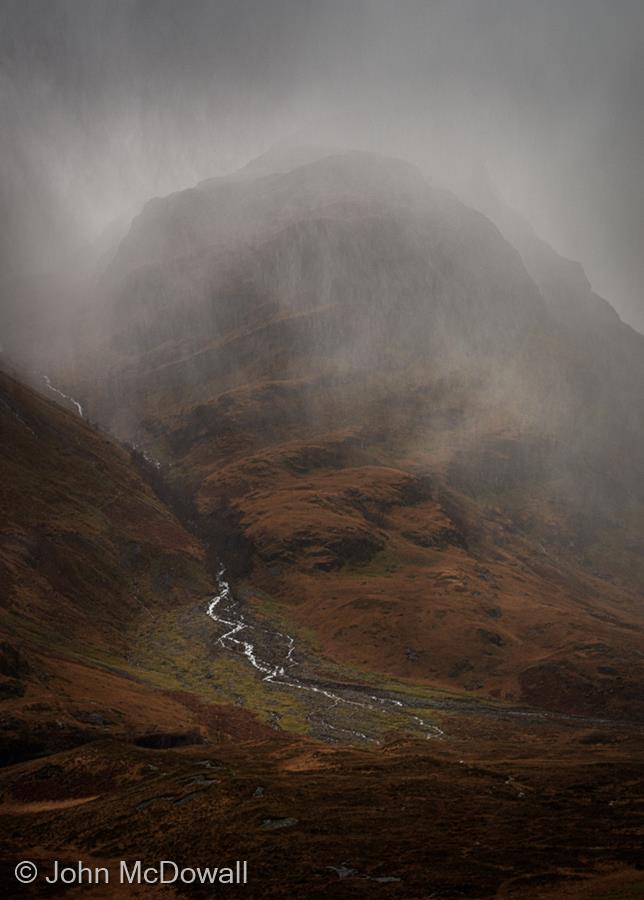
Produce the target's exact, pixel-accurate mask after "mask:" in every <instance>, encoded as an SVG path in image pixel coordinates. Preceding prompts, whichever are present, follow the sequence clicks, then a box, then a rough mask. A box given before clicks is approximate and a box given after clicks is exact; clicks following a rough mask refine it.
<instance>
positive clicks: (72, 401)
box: [43, 375, 83, 419]
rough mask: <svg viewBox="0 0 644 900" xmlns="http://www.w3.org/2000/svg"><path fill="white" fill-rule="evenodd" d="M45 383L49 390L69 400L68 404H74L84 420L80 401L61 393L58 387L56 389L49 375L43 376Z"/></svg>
mask: <svg viewBox="0 0 644 900" xmlns="http://www.w3.org/2000/svg"><path fill="white" fill-rule="evenodd" d="M43 381H44V382H45V384H46V385H47V387H48V388H49V390H50V391H53V392H54V394H58V396H59V397H62V398H63V399H64V400H67V402H68V403H72V404H73V405H74V406H75V407H76V411H77V412H78V415H79V416H80V417H81V419H82V418H83V407H82V406H81V405H80V403H79V402H78V400H74V398H73V397H70V396H69V394H65V393H63V391H61V390H59V389H58V388H57V387H55V386H54V385H53V384H52V383H51V379H50V378H49V375H43Z"/></svg>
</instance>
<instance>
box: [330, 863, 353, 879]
mask: <svg viewBox="0 0 644 900" xmlns="http://www.w3.org/2000/svg"><path fill="white" fill-rule="evenodd" d="M327 869H328V870H329V871H330V872H335V874H336V875H337V876H338V878H350V877H351V876H352V875H357V874H358V870H357V869H351V868H349V866H345V865H342V866H327Z"/></svg>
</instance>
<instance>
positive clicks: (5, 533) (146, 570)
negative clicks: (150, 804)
mask: <svg viewBox="0 0 644 900" xmlns="http://www.w3.org/2000/svg"><path fill="white" fill-rule="evenodd" d="M0 431H1V434H2V441H1V442H0V596H1V598H2V602H1V608H0V635H1V636H0V698H1V701H2V713H3V717H2V737H1V740H2V743H1V750H2V761H3V764H6V763H8V762H12V761H14V762H15V761H16V760H20V759H22V758H24V757H29V756H32V755H40V754H42V753H44V752H51V751H54V750H57V749H60V748H63V747H66V746H70V745H74V744H77V743H82V742H84V741H87V740H93V739H95V738H96V737H97V736H101V735H105V734H119V735H123V734H128V733H130V732H131V733H133V734H136V733H142V732H145V731H147V730H150V729H153V730H156V729H161V730H163V729H164V728H166V729H168V728H179V729H186V728H190V727H195V725H194V717H193V716H192V715H191V714H189V713H187V712H186V710H185V709H184V708H182V707H181V706H180V705H179V704H177V702H176V701H173V700H171V699H170V698H169V696H167V695H166V696H164V695H163V693H162V692H160V691H158V690H157V689H156V688H157V687H158V684H159V679H158V677H155V674H154V671H152V672H150V673H147V674H146V672H144V671H142V670H140V669H139V670H138V671H136V666H135V663H134V662H133V658H134V656H135V655H136V642H137V633H138V631H139V629H140V627H141V625H142V623H146V622H149V621H150V620H152V621H154V618H155V617H156V616H157V615H160V614H161V613H162V611H163V610H164V609H168V608H170V609H172V608H176V607H177V606H179V607H185V605H186V604H188V603H190V602H193V603H194V601H195V599H196V598H200V597H201V596H203V595H205V594H206V592H207V591H208V589H209V587H210V584H211V582H210V579H209V574H208V569H207V566H206V565H205V553H204V550H203V548H202V547H201V545H200V544H199V542H198V541H197V540H196V539H195V538H194V537H193V536H192V535H191V534H189V533H188V532H187V531H186V530H185V528H183V527H182V526H181V525H180V524H179V522H178V521H177V519H176V518H175V516H174V515H173V514H172V513H171V512H170V511H169V510H168V509H167V508H166V507H164V506H163V504H162V503H161V502H160V501H159V500H158V499H157V497H156V496H155V495H154V493H153V492H152V490H151V489H150V487H149V486H148V484H147V483H146V481H145V480H144V478H143V477H142V474H141V471H140V470H139V469H137V466H136V465H135V464H134V461H133V459H132V458H131V456H130V454H129V453H128V452H126V451H125V450H123V449H121V448H119V447H117V446H116V445H115V444H113V443H112V442H111V441H110V440H108V439H107V438H106V437H105V436H103V435H101V434H99V433H98V432H97V431H96V430H95V429H93V428H92V427H90V426H88V425H87V424H86V423H85V422H83V421H82V420H81V419H79V418H78V416H76V415H74V414H72V413H70V412H67V411H66V410H64V409H62V408H61V407H60V406H58V405H56V404H55V403H52V402H51V401H49V400H46V399H44V398H43V397H42V396H39V395H38V394H36V393H35V392H34V391H33V390H31V389H30V388H28V387H26V386H24V385H22V384H21V383H20V382H18V381H16V380H15V379H14V378H13V377H12V376H10V375H8V374H6V373H1V374H0ZM152 668H154V667H152ZM135 671H136V677H133V673H134V672H135Z"/></svg>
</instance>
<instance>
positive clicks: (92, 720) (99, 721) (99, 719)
mask: <svg viewBox="0 0 644 900" xmlns="http://www.w3.org/2000/svg"><path fill="white" fill-rule="evenodd" d="M74 718H75V719H78V721H79V722H84V723H85V724H86V725H109V724H110V722H109V720H108V719H106V718H105V716H102V715H101V714H100V713H97V712H78V713H76V714H75V716H74Z"/></svg>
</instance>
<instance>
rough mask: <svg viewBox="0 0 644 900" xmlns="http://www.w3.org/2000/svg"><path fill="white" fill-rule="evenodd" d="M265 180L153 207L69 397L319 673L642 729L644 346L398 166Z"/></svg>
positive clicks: (126, 246) (238, 179)
mask: <svg viewBox="0 0 644 900" xmlns="http://www.w3.org/2000/svg"><path fill="white" fill-rule="evenodd" d="M289 165H292V163H290V164H289ZM272 166H273V171H272V172H270V171H269V172H268V173H267V171H266V170H267V168H268V169H270V168H271V162H270V160H269V161H266V160H265V161H264V162H263V163H262V164H261V165H257V166H249V167H247V168H246V169H244V170H242V171H241V172H240V173H238V175H236V176H231V177H229V178H219V179H213V180H210V181H206V182H203V183H202V184H200V185H198V186H197V187H196V188H194V189H191V190H188V191H185V192H181V193H179V194H175V195H172V196H170V197H168V198H165V199H157V200H154V201H151V202H150V203H149V204H148V205H147V206H146V207H145V209H144V210H143V212H142V214H141V215H140V216H139V217H138V218H137V219H136V220H135V221H134V223H133V225H132V227H131V230H130V233H129V235H128V236H127V237H126V238H125V240H124V241H123V242H122V244H121V246H120V248H119V251H118V252H117V254H116V256H115V258H114V260H113V262H112V264H111V266H110V267H109V269H108V271H107V272H106V274H105V276H104V278H103V280H102V292H103V294H102V297H103V300H102V303H103V307H102V309H103V312H102V313H101V322H100V327H99V328H98V331H99V332H100V334H101V336H102V342H101V344H100V347H99V348H98V349H97V350H96V351H94V353H93V360H95V359H96V358H97V357H98V358H99V359H100V360H101V365H100V366H96V365H95V363H94V361H93V362H92V366H91V368H89V367H88V368H86V369H83V366H82V365H81V366H80V368H76V369H75V371H74V372H68V373H67V378H68V381H69V382H72V383H73V385H74V390H75V391H76V392H77V393H78V395H79V396H80V397H81V398H82V399H83V400H84V401H86V402H88V403H89V406H90V410H91V414H92V415H93V416H94V417H96V418H97V419H98V420H99V421H101V422H102V423H103V424H104V426H105V427H107V428H109V429H110V430H112V431H114V432H115V433H116V434H118V435H119V436H120V437H121V438H122V439H125V440H128V441H132V442H136V443H137V444H141V445H142V446H144V447H145V448H146V449H147V450H148V451H149V452H151V453H152V454H153V455H154V456H155V457H158V458H159V459H161V460H162V461H163V463H164V470H165V472H166V477H167V479H168V480H169V482H170V483H171V485H172V488H173V490H174V492H175V493H176V494H177V495H179V496H181V497H182V498H183V500H184V502H186V503H187V504H190V505H192V506H193V507H194V509H195V511H196V514H197V515H198V517H199V521H200V528H201V529H202V532H203V533H204V534H205V535H206V537H207V540H208V541H209V543H210V544H211V545H212V546H213V547H215V548H216V549H217V550H218V551H219V553H220V555H221V557H222V559H223V560H224V562H225V564H226V565H227V566H228V568H229V569H230V570H231V572H232V573H233V575H235V576H236V577H240V576H243V577H244V578H245V582H244V584H245V586H246V588H247V589H248V591H249V592H250V594H249V596H251V597H252V598H254V600H251V602H252V603H255V606H256V608H257V609H258V610H261V609H262V608H264V607H265V605H266V603H267V602H270V603H272V604H276V605H277V608H278V609H279V611H280V612H279V614H280V616H282V617H283V618H284V619H285V620H286V621H287V622H289V623H290V625H291V626H292V627H293V628H295V629H300V631H302V633H307V634H310V636H311V640H312V641H314V643H315V645H316V646H317V649H318V651H319V652H320V653H321V654H322V655H323V656H324V657H326V658H328V659H331V660H333V661H335V662H336V663H337V664H342V665H345V664H346V665H350V666H352V667H355V668H356V669H357V670H359V671H361V672H363V673H369V672H371V673H379V674H381V675H384V676H392V677H396V678H403V679H408V680H410V681H411V682H413V683H424V684H434V685H437V686H441V687H443V688H450V689H458V690H461V691H468V692H471V693H473V694H475V695H479V696H484V697H488V698H498V699H502V700H506V701H509V702H523V703H529V704H532V705H536V706H541V707H545V708H548V709H554V710H559V711H563V712H567V713H578V714H585V715H590V714H599V715H602V716H612V717H617V718H621V717H628V718H630V717H633V716H634V717H637V718H640V717H641V716H642V714H643V708H642V701H641V696H642V692H641V685H642V680H643V678H644V663H643V661H642V660H643V657H642V655H641V653H642V646H641V625H642V615H643V610H642V604H641V593H640V590H641V588H640V585H641V577H642V574H643V569H642V559H643V554H642V548H643V546H644V515H643V511H644V497H643V494H642V484H644V480H642V474H643V473H642V460H641V454H640V453H639V452H638V447H639V446H640V441H641V438H642V436H643V435H644V404H642V399H641V396H639V392H638V390H637V385H638V384H640V383H641V380H640V372H641V369H642V360H643V359H644V338H641V337H640V336H638V335H637V334H636V333H635V332H633V331H632V330H631V329H628V328H627V327H626V326H624V325H622V323H621V322H619V319H618V318H617V317H616V315H615V314H614V313H612V312H611V311H610V307H608V305H607V304H605V303H604V302H603V301H598V300H594V301H593V299H592V295H590V294H589V297H588V298H585V297H584V296H581V295H580V294H579V292H577V293H575V292H571V291H570V289H569V288H568V286H567V282H566V280H565V277H564V274H562V272H561V267H560V266H558V265H555V263H554V262H552V261H551V260H549V259H547V258H546V259H543V260H542V261H541V263H540V264H539V265H540V269H539V272H537V270H536V269H537V264H536V263H535V264H534V265H532V264H530V265H528V266H527V267H526V262H525V261H524V258H522V256H521V255H520V254H519V252H517V250H515V249H514V248H513V247H512V246H511V245H510V244H509V243H508V242H507V241H506V240H505V239H504V238H503V237H502V235H501V234H500V232H499V231H498V230H497V228H496V227H495V226H494V225H493V224H492V223H491V222H490V220H489V219H487V218H485V217H484V216H483V215H481V214H479V213H476V212H474V211H473V210H471V209H469V208H467V207H466V206H464V205H463V204H461V203H460V202H459V201H458V200H456V198H454V197H453V196H451V195H450V194H448V193H446V192H443V191H440V190H438V189H436V188H433V187H431V186H430V185H429V184H428V183H427V182H426V181H425V180H424V179H423V178H422V176H421V175H420V173H418V172H417V171H416V170H415V169H414V168H413V167H411V166H408V165H406V164H405V163H402V162H398V161H395V160H388V159H385V158H382V157H377V156H374V155H370V154H355V153H350V154H341V155H336V156H328V157H324V158H322V159H318V160H314V161H310V160H307V161H306V162H305V163H304V164H302V165H296V166H295V168H288V166H284V167H280V166H279V165H277V164H276V163H275V162H273V163H272ZM284 168H285V169H286V171H282V170H281V169H284ZM520 249H522V250H523V256H524V257H526V253H525V248H520ZM526 258H527V257H526ZM566 271H567V270H566ZM537 275H538V276H539V277H538V278H537ZM548 285H550V287H549V288H548V289H546V288H547V287H548ZM556 290H558V291H559V294H558V295H555V291H556ZM586 302H588V303H590V304H591V307H590V311H589V314H588V316H587V317H586V318H587V321H588V323H590V324H588V325H587V326H586V327H585V328H584V327H581V326H579V327H577V326H576V325H575V324H574V323H575V322H577V321H578V320H579V319H580V318H583V313H582V312H580V308H581V306H582V305H583V304H584V303H586ZM593 303H594V306H592V304H593ZM602 310H603V311H604V312H602ZM607 310H608V311H607ZM584 321H586V320H584ZM597 345H599V347H600V349H601V353H597V352H594V348H595V347H596V346H597ZM63 375H65V373H63ZM262 598H264V599H262ZM267 598H268V599H267Z"/></svg>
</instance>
